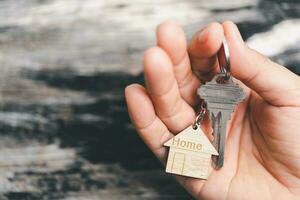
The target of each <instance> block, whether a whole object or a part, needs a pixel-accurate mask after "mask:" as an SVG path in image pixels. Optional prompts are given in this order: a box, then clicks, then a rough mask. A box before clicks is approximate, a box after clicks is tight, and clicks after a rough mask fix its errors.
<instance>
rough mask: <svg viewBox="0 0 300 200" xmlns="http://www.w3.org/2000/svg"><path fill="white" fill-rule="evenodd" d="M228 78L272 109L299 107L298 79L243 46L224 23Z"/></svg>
mask: <svg viewBox="0 0 300 200" xmlns="http://www.w3.org/2000/svg"><path fill="white" fill-rule="evenodd" d="M223 28H224V32H225V37H226V39H227V43H228V46H229V51H230V67H231V69H230V70H231V74H232V75H233V76H234V77H235V78H237V79H239V80H241V81H242V82H243V83H244V84H245V85H246V86H248V87H249V88H250V89H252V90H254V91H255V92H256V93H257V94H258V95H260V96H261V97H262V98H263V99H264V100H265V101H267V102H268V103H270V104H272V105H275V106H300V78H299V76H297V75H296V74H294V73H292V72H291V71H289V70H288V69H286V68H285V67H283V66H281V65H279V64H276V63H274V62H272V61H271V60H270V59H268V58H266V57H265V56H263V55H261V54H260V53H258V52H257V51H255V50H253V49H250V48H249V47H247V45H246V44H245V43H244V41H243V39H242V37H241V35H240V32H239V30H238V28H237V26H236V25H235V24H234V23H232V22H229V21H227V22H224V23H223Z"/></svg>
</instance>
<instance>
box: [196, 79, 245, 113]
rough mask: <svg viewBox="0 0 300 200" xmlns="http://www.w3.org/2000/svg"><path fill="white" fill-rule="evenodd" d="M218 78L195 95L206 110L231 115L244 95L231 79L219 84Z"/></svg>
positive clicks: (202, 87)
mask: <svg viewBox="0 0 300 200" xmlns="http://www.w3.org/2000/svg"><path fill="white" fill-rule="evenodd" d="M220 77H221V76H220V75H216V76H214V78H213V79H212V80H211V81H209V82H206V83H205V85H202V86H201V87H200V88H199V89H198V91H197V93H198V95H199V96H200V98H202V99H204V100H205V102H206V104H207V108H208V110H210V111H214V110H216V111H228V112H230V113H231V112H233V110H234V107H235V105H237V104H238V103H240V102H241V101H242V100H244V99H245V93H244V91H243V89H242V88H240V87H239V86H238V84H236V83H234V82H233V80H232V78H231V77H230V78H229V80H228V81H225V82H221V81H220ZM216 114H217V113H216Z"/></svg>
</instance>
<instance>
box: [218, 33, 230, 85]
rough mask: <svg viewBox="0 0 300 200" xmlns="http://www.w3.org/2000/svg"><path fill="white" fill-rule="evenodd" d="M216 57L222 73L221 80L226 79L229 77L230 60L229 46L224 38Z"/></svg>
mask: <svg viewBox="0 0 300 200" xmlns="http://www.w3.org/2000/svg"><path fill="white" fill-rule="evenodd" d="M217 58H218V62H219V67H220V71H221V74H222V79H223V81H227V80H229V78H230V61H229V48H228V45H227V41H226V39H225V38H224V39H223V41H222V46H221V48H220V49H219V51H218V52H217Z"/></svg>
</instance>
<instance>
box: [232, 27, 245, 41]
mask: <svg viewBox="0 0 300 200" xmlns="http://www.w3.org/2000/svg"><path fill="white" fill-rule="evenodd" d="M233 34H234V36H235V38H237V39H238V40H239V41H240V42H244V40H243V38H242V36H241V33H240V31H239V29H238V27H237V25H236V24H234V28H233Z"/></svg>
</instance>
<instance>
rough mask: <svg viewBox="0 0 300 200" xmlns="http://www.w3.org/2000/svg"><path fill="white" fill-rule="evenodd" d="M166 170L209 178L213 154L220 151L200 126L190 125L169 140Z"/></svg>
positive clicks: (172, 172) (167, 143) (166, 144)
mask: <svg viewBox="0 0 300 200" xmlns="http://www.w3.org/2000/svg"><path fill="white" fill-rule="evenodd" d="M164 146H166V147H169V154H168V160H167V165H166V172H168V173H171V174H177V175H183V176H188V177H194V178H201V179H207V177H208V176H209V175H210V173H211V171H212V166H211V156H212V155H218V152H217V151H216V149H215V148H214V147H213V145H212V144H211V143H210V141H209V140H208V138H207V137H206V135H205V133H204V132H203V131H202V130H201V128H200V127H199V126H197V128H196V129H194V128H193V126H189V127H187V128H186V129H184V130H183V131H181V132H180V133H178V134H177V135H176V136H174V137H173V138H171V139H170V140H168V141H167V142H166V143H165V144H164Z"/></svg>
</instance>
